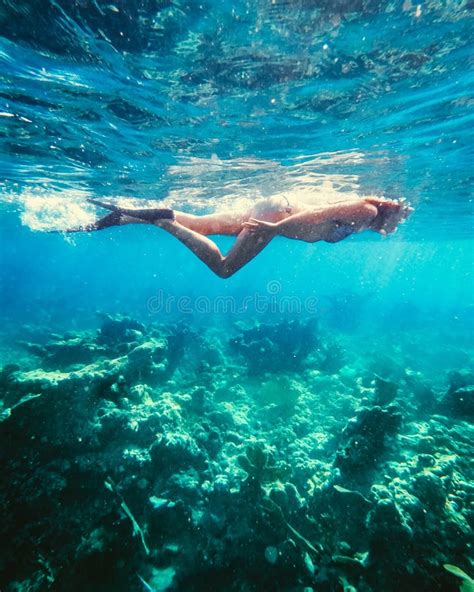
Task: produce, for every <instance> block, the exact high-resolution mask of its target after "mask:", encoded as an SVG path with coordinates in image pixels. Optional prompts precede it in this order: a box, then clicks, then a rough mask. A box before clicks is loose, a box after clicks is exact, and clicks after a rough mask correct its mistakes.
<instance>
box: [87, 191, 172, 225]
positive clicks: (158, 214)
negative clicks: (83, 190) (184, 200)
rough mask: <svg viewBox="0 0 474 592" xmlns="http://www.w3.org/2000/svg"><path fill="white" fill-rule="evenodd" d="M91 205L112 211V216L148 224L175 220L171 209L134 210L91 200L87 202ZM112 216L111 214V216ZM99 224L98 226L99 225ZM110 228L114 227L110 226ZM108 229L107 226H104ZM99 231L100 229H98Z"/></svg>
mask: <svg viewBox="0 0 474 592" xmlns="http://www.w3.org/2000/svg"><path fill="white" fill-rule="evenodd" d="M87 201H88V202H89V203H91V204H94V205H95V206H99V207H101V208H104V209H106V210H110V211H111V212H112V214H118V215H122V216H130V217H132V218H138V219H139V220H145V221H146V222H151V223H153V222H155V221H156V220H174V212H173V210H171V209H169V208H142V209H134V208H122V207H119V206H114V205H112V204H110V203H107V202H103V201H101V200H99V199H93V198H89V199H88V200H87ZM109 215H111V214H109ZM107 218H108V216H106V217H105V218H102V219H101V220H99V222H98V223H100V222H101V221H104V222H105V221H106V219H107ZM98 223H97V224H98ZM108 225H109V226H111V225H112V223H111V224H108ZM104 228H106V226H104ZM98 230H99V229H98Z"/></svg>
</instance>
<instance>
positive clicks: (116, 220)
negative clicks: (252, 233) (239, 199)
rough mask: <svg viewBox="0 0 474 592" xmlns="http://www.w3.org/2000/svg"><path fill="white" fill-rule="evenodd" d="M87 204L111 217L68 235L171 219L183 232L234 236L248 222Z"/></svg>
mask: <svg viewBox="0 0 474 592" xmlns="http://www.w3.org/2000/svg"><path fill="white" fill-rule="evenodd" d="M87 201H88V202H89V203H92V204H94V205H96V206H99V207H102V208H105V209H107V210H111V211H112V213H111V214H108V215H107V216H104V217H103V218H100V219H99V220H97V222H95V223H93V224H90V225H88V226H86V227H84V228H74V229H69V231H68V232H78V231H79V230H86V231H92V230H103V229H104V228H109V227H111V226H124V225H126V224H154V223H155V222H156V221H157V220H162V219H173V217H174V218H175V219H176V220H177V221H178V222H179V223H180V224H181V225H182V226H185V227H186V228H189V229H190V230H194V231H195V232H198V233H199V234H204V235H208V234H224V235H230V236H236V235H237V234H239V232H240V231H241V227H242V223H243V222H244V221H245V220H247V219H248V214H246V213H243V214H235V213H233V212H222V213H216V214H205V215H202V216H197V215H195V214H187V213H185V212H179V211H173V210H170V209H165V208H140V209H137V208H123V207H120V206H116V205H114V204H110V203H108V202H104V201H102V200H99V199H92V198H91V199H88V200H87Z"/></svg>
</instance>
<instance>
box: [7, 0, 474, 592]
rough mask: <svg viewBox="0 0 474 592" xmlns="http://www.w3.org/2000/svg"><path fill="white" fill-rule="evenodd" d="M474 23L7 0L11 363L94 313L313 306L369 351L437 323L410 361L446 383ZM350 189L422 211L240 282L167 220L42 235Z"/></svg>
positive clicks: (347, 6)
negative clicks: (140, 209) (127, 213)
mask: <svg viewBox="0 0 474 592" xmlns="http://www.w3.org/2000/svg"><path fill="white" fill-rule="evenodd" d="M473 20H474V19H473V6H472V2H469V1H451V0H446V1H444V2H441V1H438V0H430V1H423V2H420V3H417V2H416V1H415V2H413V3H412V2H411V0H405V2H401V1H400V2H399V1H382V0H337V1H335V2H329V1H328V2H324V1H322V0H313V1H310V0H295V1H289V0H273V1H270V0H256V1H250V0H248V1H244V0H241V1H235V2H221V1H218V0H203V1H202V2H193V1H190V0H175V1H169V2H154V1H152V0H126V1H125V0H119V1H117V2H114V0H110V1H105V0H74V1H68V0H44V1H42V2H34V1H33V0H24V1H21V2H14V1H13V0H0V216H1V234H0V263H1V266H0V286H1V294H0V309H1V315H2V329H1V335H0V337H1V343H0V353H1V357H2V362H3V363H7V362H8V363H11V362H15V361H16V360H17V357H18V355H19V354H18V351H19V350H18V349H17V346H16V343H17V342H18V340H21V339H22V338H24V337H25V335H29V334H30V332H31V328H32V327H36V328H38V327H42V328H43V329H44V328H48V330H49V331H51V332H67V331H81V330H85V329H89V328H91V327H92V328H94V327H95V326H96V324H97V314H96V313H97V312H101V313H107V314H112V315H113V314H118V313H122V314H128V315H130V316H132V317H134V318H136V319H140V320H141V321H143V322H145V323H152V322H159V323H171V322H174V321H175V320H176V319H181V320H183V319H184V322H185V324H187V325H188V326H189V327H190V328H191V329H193V330H194V329H199V328H200V327H203V326H204V327H208V328H209V327H212V328H213V330H220V331H221V332H226V331H232V328H235V327H236V326H238V323H239V322H241V321H245V322H254V321H255V320H258V321H265V322H269V323H276V322H279V321H280V319H281V318H286V317H287V316H289V317H291V318H295V317H298V318H308V317H317V318H318V320H319V322H320V323H321V325H322V326H323V327H325V330H326V331H328V332H334V334H335V335H336V336H337V335H339V336H340V335H343V336H344V339H349V340H350V344H351V345H350V348H352V350H353V351H362V350H364V351H365V349H364V348H367V347H369V345H370V343H371V340H372V339H378V338H381V339H384V340H385V341H383V343H384V344H385V345H386V344H389V347H393V348H394V349H393V350H391V351H392V354H393V352H394V351H397V352H398V354H400V355H401V356H402V354H403V351H402V350H403V344H402V345H400V347H399V348H398V350H397V345H396V344H397V342H398V340H399V338H400V337H399V336H400V334H401V333H404V332H405V333H406V335H408V334H410V335H413V342H415V341H416V340H418V341H420V340H421V341H422V338H421V337H420V336H421V335H426V341H425V345H424V347H421V346H420V347H419V348H418V349H416V348H414V349H413V351H412V350H410V354H408V353H407V354H406V356H405V358H404V359H405V362H406V364H407V365H408V366H410V367H413V368H415V369H416V368H417V367H418V366H419V367H420V368H422V367H423V368H422V369H423V371H425V372H427V373H428V374H427V375H429V374H430V372H431V375H432V376H433V377H436V380H438V381H439V382H438V383H437V384H438V385H440V384H442V385H446V380H447V379H446V376H447V373H448V372H449V371H454V370H456V371H457V370H460V369H462V368H463V367H468V366H469V364H471V365H472V357H470V356H471V353H469V352H470V351H471V350H470V349H469V348H470V347H471V344H472V331H473V328H474V314H473V310H474V308H473V307H474V302H473V294H474V276H473V258H474V251H473V243H472V228H473V206H472V200H473V194H472V187H473V185H472V182H473V170H474V167H473V156H474V154H473V133H472V130H473V129H474V110H473V106H474V95H473V91H474V75H473V57H472V56H473V40H474V39H473V38H474V34H473V31H474V27H473ZM340 192H348V193H350V194H351V195H367V194H376V195H384V196H387V197H390V198H395V199H396V198H400V197H403V198H406V199H407V200H408V202H409V203H410V204H411V205H412V206H413V207H414V209H415V212H414V214H413V215H412V216H411V218H410V219H409V220H408V221H407V222H406V223H405V224H404V225H402V226H401V227H400V229H399V231H398V232H397V233H396V234H394V235H390V236H388V237H385V238H382V237H380V236H378V235H374V234H372V235H369V234H368V233H365V234H363V235H360V236H352V237H349V238H348V239H346V240H344V241H342V242H340V243H338V244H326V243H319V244H306V243H298V242H295V241H287V240H285V239H283V238H277V239H275V240H274V241H273V242H272V243H271V245H270V246H269V247H267V249H266V250H265V251H264V252H263V253H261V254H260V255H259V256H258V258H256V259H255V260H254V261H252V262H251V263H250V264H249V265H248V266H246V267H245V268H244V269H243V270H241V271H240V272H239V273H237V274H236V275H235V276H233V277H232V278H230V279H228V280H222V279H220V278H217V277H215V276H214V275H213V274H212V273H211V272H210V271H209V270H208V269H207V268H206V267H205V266H204V265H203V264H202V263H201V262H200V261H199V260H197V259H196V258H195V257H194V256H193V255H192V254H191V253H190V252H188V251H187V250H186V248H185V247H184V246H182V245H181V244H179V243H178V242H176V241H175V239H173V238H171V237H169V236H168V235H166V234H165V233H164V232H162V231H160V230H159V229H157V228H154V227H142V226H126V227H121V228H112V229H109V230H106V231H103V232H98V233H84V234H75V235H73V236H72V235H64V234H61V233H48V232H45V231H46V230H51V229H60V228H66V227H67V226H70V225H74V223H75V222H76V221H77V220H79V221H80V222H83V221H84V220H85V219H87V220H90V219H91V218H92V216H93V215H94V212H95V210H94V208H92V207H91V206H90V205H88V204H87V203H86V198H87V197H91V196H99V197H107V198H108V199H118V198H133V199H136V200H150V201H151V202H153V205H155V206H156V204H157V203H158V204H160V203H162V204H164V205H166V206H171V207H174V208H176V209H181V210H183V211H188V212H193V213H205V212H211V211H214V210H215V209H216V208H224V207H231V208H232V207H233V204H235V203H240V202H245V203H247V204H248V203H252V202H254V201H256V200H257V199H260V198H262V197H269V196H272V195H274V194H277V193H278V194H280V193H284V194H285V195H287V196H289V199H290V201H291V199H292V198H296V197H298V198H302V199H303V201H304V200H308V201H309V202H311V200H312V199H313V198H314V197H316V198H318V199H321V198H324V196H326V195H329V196H334V195H337V194H339V193H340ZM216 241H217V243H218V244H219V246H221V247H222V249H223V250H226V249H227V248H229V247H230V245H231V242H232V241H231V239H229V238H225V237H224V238H223V237H220V238H217V239H216ZM236 324H237V325H236ZM410 332H411V333H410ZM423 332H425V333H423ZM405 337H406V336H405ZM406 339H407V343H408V342H410V339H412V337H406ZM418 341H417V343H418ZM400 343H401V342H400ZM410 343H411V342H410ZM445 344H449V348H451V349H450V350H449V351H452V349H453V348H456V347H459V348H465V352H464V350H463V352H464V353H465V357H464V353H463V355H462V356H460V357H456V356H455V355H454V354H453V356H451V357H450V355H449V354H446V357H445V358H444V359H443V352H444V351H445V349H444V348H445ZM385 345H384V346H382V345H380V347H385ZM374 347H375V346H374ZM408 349H409V348H408ZM407 351H408V350H407ZM400 352H401V353H400ZM415 352H416V353H415ZM398 354H397V355H398ZM393 355H395V354H393ZM403 355H404V354H403ZM410 355H411V356H412V358H411V359H410ZM425 355H426V356H428V358H429V360H428V361H426V359H428V358H426V359H424V356H425ZM456 355H457V354H456ZM429 356H432V358H431V357H429ZM413 357H416V360H414V359H413ZM407 360H409V361H407ZM453 360H454V361H453ZM417 364H418V366H417ZM423 364H425V366H423ZM429 364H431V366H430V367H429V368H428V366H429ZM440 388H441V387H440ZM458 559H459V557H458ZM444 561H449V562H453V561H454V559H453V558H450V557H447V558H446V557H445V558H444ZM459 563H461V564H462V560H461V559H459ZM463 566H464V568H465V567H466V565H465V564H463ZM25 577H26V576H25ZM443 581H444V580H443ZM134 582H135V584H134V585H137V581H136V578H135V580H134ZM442 585H443V584H440V586H441V588H439V590H441V589H445V590H447V589H448V588H442ZM38 589H42V588H41V587H40V588H38ZM57 589H58V590H60V589H63V588H61V587H59V588H57ZM94 589H95V588H94ZM99 589H100V587H99ZM105 589H106V588H104V590H105ZM134 589H135V588H134ZM163 589H165V588H163ZM196 589H198V588H196ZM222 589H224V588H222ZM242 589H244V588H242ZM249 589H250V588H249ZM282 589H283V588H282ZM291 589H292V590H293V588H291ZM322 589H323V588H321V590H322ZM324 589H326V588H324ZM332 589H333V588H331V590H332ZM364 589H365V588H364ZM368 589H369V588H367V590H368ZM420 589H423V590H424V589H428V588H420ZM288 590H290V588H288ZM315 590H319V588H315ZM371 590H372V588H371ZM449 590H451V588H449Z"/></svg>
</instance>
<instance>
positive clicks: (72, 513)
mask: <svg viewBox="0 0 474 592" xmlns="http://www.w3.org/2000/svg"><path fill="white" fill-rule="evenodd" d="M233 330H234V332H235V334H236V335H237V336H236V337H233V338H232V339H231V341H230V342H229V338H228V335H226V334H224V332H222V333H220V332H219V331H217V330H216V329H215V328H213V327H209V328H208V329H202V330H200V331H199V332H198V331H194V330H191V329H190V328H189V327H188V326H186V324H185V323H183V322H180V323H172V324H163V325H156V324H155V325H144V324H142V323H141V322H139V321H136V320H134V319H131V318H128V317H123V316H122V317H113V318H112V317H109V316H103V317H102V325H101V327H100V328H99V329H98V330H97V331H92V330H91V331H84V332H83V333H80V332H76V333H74V334H73V333H68V334H65V335H58V334H55V333H52V334H51V333H50V334H48V333H47V332H41V333H40V332H39V331H38V332H37V333H36V335H37V336H38V337H37V339H35V338H34V337H33V335H34V332H31V333H30V336H29V339H28V340H23V341H22V343H21V344H19V347H21V350H19V351H23V352H25V355H26V358H23V359H21V362H20V363H19V364H8V365H5V366H4V367H3V369H2V370H1V371H0V388H1V391H2V397H1V407H0V442H1V447H0V460H1V463H2V469H3V471H2V477H3V479H2V486H1V488H0V503H1V504H2V508H3V520H2V524H1V538H2V541H4V542H3V543H2V553H1V554H0V588H1V589H2V590H4V591H5V592H23V591H28V592H42V591H53V592H62V591H66V590H67V591H68V592H70V591H71V592H75V591H77V592H79V591H80V592H82V591H83V590H88V591H91V592H104V591H107V590H114V592H122V591H123V592H140V591H143V590H147V591H154V592H166V591H169V592H173V591H181V590H186V591H187V592H193V591H195V592H200V591H206V592H209V591H212V590H216V591H217V590H219V591H221V590H228V591H235V592H237V591H239V592H240V591H243V590H245V591H249V592H250V591H262V590H269V591H270V590H271V591H275V592H280V591H281V592H283V591H284V592H303V591H306V592H310V591H313V592H333V591H334V592H339V591H349V590H351V591H354V590H357V591H359V592H379V591H380V590H384V592H398V591H399V590H401V589H403V590H407V591H411V590H413V591H415V590H416V591H417V592H418V591H428V590H429V591H430V592H445V591H446V592H450V591H453V592H454V591H456V590H458V589H460V586H467V585H470V581H471V580H470V579H469V578H470V575H472V573H473V569H472V564H471V563H470V560H469V556H470V553H471V551H472V529H473V527H474V486H473V485H472V483H473V469H472V461H471V459H472V438H473V428H472V424H471V420H472V407H471V406H470V405H472V384H473V382H474V381H473V374H472V372H471V371H470V369H467V370H466V369H465V368H464V369H463V366H461V365H460V366H459V367H458V368H460V369H461V370H459V369H458V370H457V371H456V372H452V373H450V374H449V376H448V381H449V387H448V389H446V385H445V382H444V381H445V380H446V375H441V374H440V376H439V379H437V380H434V379H433V378H432V377H430V376H428V375H427V374H426V370H425V369H424V367H423V366H421V365H420V366H416V364H415V365H413V366H412V367H409V365H408V364H407V363H406V362H402V361H401V358H402V353H400V352H402V351H403V350H402V349H401V348H402V346H401V345H400V344H398V345H397V347H398V348H399V351H398V354H397V355H398V357H396V356H395V354H394V353H393V352H390V349H389V346H386V347H384V348H383V349H384V352H385V353H384V357H383V359H382V357H381V356H375V355H372V354H371V353H370V351H369V353H367V352H363V351H354V349H351V347H350V339H349V338H347V336H344V335H342V334H341V335H339V336H338V337H337V339H336V338H335V336H334V333H333V334H332V335H326V334H325V333H324V331H322V330H320V329H318V328H317V326H316V324H315V323H314V322H311V321H308V322H306V321H291V320H290V321H284V322H280V323H277V324H275V325H271V324H269V323H266V324H260V325H254V326H251V327H247V326H243V325H241V324H236V326H235V327H234V328H233ZM410 339H411V341H410V340H408V338H407V342H406V344H405V345H404V347H405V348H406V351H407V352H409V351H410V348H414V347H415V345H416V347H418V344H415V345H414V344H413V338H410ZM402 345H403V344H402ZM403 355H404V354H403ZM406 355H407V356H408V353H407V354H406ZM460 359H461V358H460ZM462 360H463V361H464V362H465V355H464V352H463V356H462ZM348 361H350V364H349V363H348ZM464 362H463V364H464ZM38 364H40V367H38ZM469 393H471V394H469Z"/></svg>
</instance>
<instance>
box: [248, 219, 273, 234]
mask: <svg viewBox="0 0 474 592" xmlns="http://www.w3.org/2000/svg"><path fill="white" fill-rule="evenodd" d="M242 228H246V229H247V230H249V231H250V232H264V233H271V234H276V233H277V231H278V223H275V222H267V221H265V220H257V219H256V218H250V219H249V220H248V221H247V222H243V223H242Z"/></svg>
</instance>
